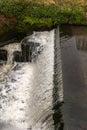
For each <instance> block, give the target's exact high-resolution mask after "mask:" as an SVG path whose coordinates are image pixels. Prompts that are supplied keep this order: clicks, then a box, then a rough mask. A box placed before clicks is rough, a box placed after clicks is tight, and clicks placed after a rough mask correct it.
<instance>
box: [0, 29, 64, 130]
mask: <svg viewBox="0 0 87 130" xmlns="http://www.w3.org/2000/svg"><path fill="white" fill-rule="evenodd" d="M55 39H56V40H55ZM1 49H3V50H6V51H7V53H8V58H7V64H6V65H3V66H2V67H1V72H2V73H1V75H3V74H4V76H2V79H5V80H2V81H1V83H0V89H1V90H0V122H1V124H2V125H0V127H1V126H2V129H1V130H3V128H6V126H8V127H7V129H6V130H9V129H8V128H11V129H18V130H57V129H62V128H63V119H62V114H61V107H60V106H61V103H62V102H63V82H62V68H61V65H62V64H61V49H60V42H59V28H57V29H56V31H55V30H52V31H49V32H48V31H44V32H34V33H33V34H32V35H31V36H28V37H26V38H24V39H23V40H22V41H21V42H20V43H17V44H9V45H6V46H4V47H2V48H1ZM56 59H57V60H56ZM7 66H9V67H8V68H9V69H7ZM3 70H4V71H3ZM57 117H58V119H57Z"/></svg>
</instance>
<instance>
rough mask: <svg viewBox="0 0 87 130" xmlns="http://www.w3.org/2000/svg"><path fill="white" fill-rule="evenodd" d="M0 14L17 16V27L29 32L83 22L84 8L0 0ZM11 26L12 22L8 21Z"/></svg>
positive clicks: (20, 30)
mask: <svg viewBox="0 0 87 130" xmlns="http://www.w3.org/2000/svg"><path fill="white" fill-rule="evenodd" d="M0 14H3V15H4V16H5V17H7V18H14V17H15V18H16V19H17V23H16V27H15V28H16V29H17V31H19V32H28V30H29V29H31V28H33V29H39V28H42V27H45V28H52V27H54V26H57V25H58V24H65V23H68V24H83V19H84V9H82V8H80V7H77V5H76V6H72V7H70V8H62V4H59V5H48V6H47V5H43V4H36V3H35V4H34V3H29V2H28V3H27V2H25V1H23V0H20V1H15V0H14V1H13V0H0ZM85 23H86V22H85ZM7 25H8V26H10V23H7Z"/></svg>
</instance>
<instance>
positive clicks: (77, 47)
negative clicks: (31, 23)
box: [60, 26, 87, 130]
mask: <svg viewBox="0 0 87 130" xmlns="http://www.w3.org/2000/svg"><path fill="white" fill-rule="evenodd" d="M60 35H61V48H62V69H63V83H64V104H63V108H62V109H63V110H62V112H63V118H64V130H87V26H62V27H60Z"/></svg>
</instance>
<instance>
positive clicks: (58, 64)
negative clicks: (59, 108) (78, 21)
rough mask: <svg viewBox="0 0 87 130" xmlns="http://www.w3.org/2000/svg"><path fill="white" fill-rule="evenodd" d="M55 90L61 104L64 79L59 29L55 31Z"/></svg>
mask: <svg viewBox="0 0 87 130" xmlns="http://www.w3.org/2000/svg"><path fill="white" fill-rule="evenodd" d="M54 50H55V52H54V53H55V54H54V62H55V64H54V89H55V90H57V91H55V93H56V92H57V94H56V96H57V97H56V99H57V101H59V102H62V101H63V78H62V60H61V45H60V35H59V27H57V29H56V30H55V45H54Z"/></svg>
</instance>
